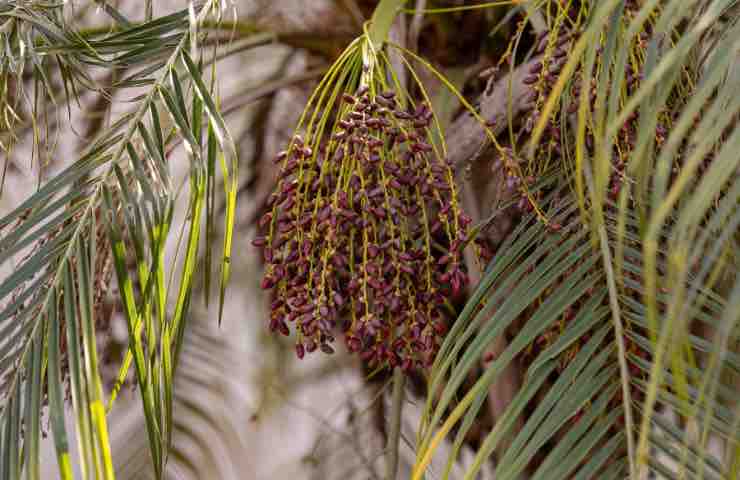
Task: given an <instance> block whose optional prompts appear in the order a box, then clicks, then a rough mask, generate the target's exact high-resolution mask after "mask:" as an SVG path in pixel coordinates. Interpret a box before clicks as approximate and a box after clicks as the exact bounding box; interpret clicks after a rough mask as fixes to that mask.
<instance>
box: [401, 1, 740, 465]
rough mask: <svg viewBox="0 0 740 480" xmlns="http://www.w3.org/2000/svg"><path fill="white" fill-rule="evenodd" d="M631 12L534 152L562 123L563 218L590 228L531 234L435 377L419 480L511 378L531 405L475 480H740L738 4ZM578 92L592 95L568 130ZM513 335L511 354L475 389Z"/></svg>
mask: <svg viewBox="0 0 740 480" xmlns="http://www.w3.org/2000/svg"><path fill="white" fill-rule="evenodd" d="M625 3H627V2H617V1H614V2H600V3H598V4H594V5H592V8H590V9H589V10H588V11H587V13H588V15H589V17H588V21H587V22H586V25H587V27H586V28H585V30H584V31H583V32H582V34H581V36H580V38H579V39H578V40H577V41H576V42H575V45H574V48H573V50H572V55H571V56H570V57H569V60H568V61H567V63H566V65H565V66H564V67H563V69H562V73H561V74H560V77H559V78H558V80H557V82H556V83H555V85H554V86H553V90H552V93H551V95H550V97H549V99H548V101H547V102H546V104H545V105H543V108H542V114H541V116H540V117H539V123H538V124H537V126H536V127H535V128H534V132H533V135H534V137H533V138H532V139H530V146H531V152H535V151H536V149H537V148H538V147H539V145H540V144H539V143H538V142H539V140H540V138H541V134H542V133H543V132H544V131H545V130H544V129H545V128H546V127H547V125H548V122H549V121H550V119H551V118H553V117H560V119H561V120H562V122H561V128H562V145H561V147H562V149H563V151H564V152H565V158H566V159H567V161H568V163H567V164H566V165H563V167H564V168H565V169H567V170H568V171H570V172H572V175H571V176H570V179H569V180H570V181H571V182H572V184H573V187H574V188H573V191H574V195H572V196H571V195H570V194H565V198H566V199H568V200H567V202H566V204H567V205H569V206H571V207H570V208H574V207H575V206H576V205H577V206H578V209H579V211H580V213H581V215H580V218H579V219H575V218H570V219H569V221H568V227H566V228H564V230H569V231H568V233H567V235H565V237H563V238H559V235H560V234H556V235H554V236H553V234H552V232H550V231H548V229H547V228H546V227H545V226H543V225H538V224H532V223H531V222H532V221H533V220H532V219H529V220H525V221H522V224H521V225H520V226H519V228H518V229H517V230H516V231H515V232H513V233H512V234H511V235H510V236H509V238H508V240H507V241H506V242H505V243H504V245H502V246H501V247H500V248H499V254H498V255H497V256H496V257H495V258H494V260H493V262H492V264H491V265H490V266H489V269H488V271H487V273H486V275H485V276H484V277H483V279H482V280H481V283H480V285H479V287H478V289H477V290H476V292H475V293H474V294H473V295H472V297H471V299H470V301H469V302H468V304H467V305H466V307H465V309H464V311H463V312H462V314H461V315H460V316H459V317H458V320H457V321H456V323H455V325H454V326H453V328H452V330H451V332H450V335H449V337H448V339H447V341H446V342H445V344H444V345H443V346H442V348H441V349H440V352H439V355H438V357H437V360H436V361H435V365H434V368H433V371H432V377H431V388H430V391H431V392H432V393H431V395H430V398H429V400H428V402H427V408H426V417H425V421H424V428H423V429H422V434H421V436H420V439H421V443H420V448H419V451H418V457H417V465H416V468H415V471H414V474H415V476H414V478H420V476H421V475H422V474H423V472H424V469H425V468H426V466H427V465H428V464H429V462H430V461H431V460H432V458H434V455H435V449H436V447H437V445H438V444H439V442H441V441H442V439H443V438H444V437H445V436H447V435H450V434H451V433H453V432H455V435H456V437H455V438H456V440H457V444H458V445H462V442H463V440H464V437H465V434H466V433H467V431H468V429H469V428H470V426H471V424H472V423H473V421H474V420H475V418H476V416H477V415H478V412H479V410H480V409H481V408H482V406H483V404H484V402H485V400H486V397H487V395H489V387H490V386H491V385H492V384H493V383H494V382H495V380H496V379H497V377H498V376H499V375H500V373H501V371H502V370H503V369H504V368H505V367H506V366H507V365H508V364H510V363H511V362H515V361H518V362H520V363H524V365H523V366H524V367H525V369H526V377H525V381H524V386H523V387H522V388H521V389H520V391H519V392H518V393H517V395H516V397H515V398H514V399H513V400H512V401H511V402H510V404H509V406H508V408H507V410H506V413H505V415H504V416H503V417H502V418H501V419H499V421H498V423H497V424H496V425H495V426H494V428H493V430H492V431H491V433H490V434H489V435H488V437H487V438H486V439H485V440H484V442H483V444H482V445H481V446H480V447H479V450H478V457H477V459H476V464H475V466H474V467H473V468H471V469H469V470H468V472H467V474H466V477H465V478H475V474H476V471H477V470H476V468H477V467H480V466H481V465H483V464H484V463H485V462H488V461H490V458H491V457H492V456H493V457H494V458H495V461H494V463H495V465H496V474H497V476H496V478H518V477H519V476H520V475H521V474H522V473H524V472H525V471H526V472H527V473H528V474H529V476H531V477H534V478H548V479H549V478H617V477H624V476H632V478H645V477H642V476H640V475H646V474H648V473H651V474H654V475H657V476H658V477H661V478H678V477H679V476H681V475H684V476H688V477H689V478H733V475H737V469H738V463H739V462H738V454H739V452H740V450H738V441H739V440H740V428H739V427H740V412H739V411H738V406H737V399H736V398H735V397H736V395H734V394H733V392H736V391H737V378H738V377H737V373H738V369H737V367H738V350H737V348H738V339H739V338H740V335H739V334H740V331H739V329H738V324H740V316H738V303H737V302H738V299H739V296H740V293H738V292H739V291H740V288H739V287H738V276H737V272H738V261H737V256H736V254H735V252H736V251H737V248H738V240H739V238H738V220H739V219H738V216H739V215H740V210H738V205H740V185H738V183H739V182H740V176H738V171H739V170H738V169H739V167H740V164H739V163H738V162H739V160H738V157H737V154H736V152H737V149H738V147H740V144H738V143H737V142H738V141H740V131H739V130H738V128H737V119H738V115H739V114H740V103H739V102H740V100H738V96H737V79H738V77H737V75H738V70H737V58H738V53H740V50H739V49H740V25H739V24H740V22H738V21H737V17H736V16H733V15H732V14H731V13H730V12H732V11H733V10H732V9H733V8H736V5H735V3H736V2H733V1H719V0H718V1H704V2H701V1H697V2H691V4H690V5H687V4H686V2H680V1H668V2H659V1H647V2H642V4H641V5H639V6H638V8H633V9H632V10H631V11H630V13H629V14H627V9H626V7H625ZM542 8H545V7H542ZM548 18H551V17H548ZM708 45H711V47H708ZM625 72H630V74H629V76H631V77H632V79H629V78H627V77H628V75H626V74H625ZM635 79H637V82H638V83H637V87H636V88H634V89H632V88H631V87H630V88H629V89H628V84H632V85H635V81H636V80H635ZM575 87H577V88H575ZM577 89H580V91H581V92H586V93H587V94H585V95H584V94H581V95H580V97H576V99H575V101H574V103H575V104H576V105H577V108H576V109H575V110H571V112H572V113H567V112H566V111H565V110H566V108H565V107H566V106H567V105H568V104H569V103H570V102H571V101H572V97H571V96H570V95H571V92H573V91H575V90H577ZM630 128H633V129H634V130H632V133H630V134H631V135H634V141H633V142H631V143H630V142H625V141H623V137H626V135H625V132H630V130H629V129H630ZM589 141H591V142H592V143H589ZM625 143H628V144H631V145H632V147H631V148H627V149H625V147H624V145H625ZM531 162H533V163H534V164H537V163H538V159H537V158H535V157H532V158H531ZM561 178H567V177H565V176H564V175H563V176H562V177H561ZM615 185H616V187H615ZM546 205H547V203H546ZM550 212H551V213H549V214H548V215H555V216H556V217H555V218H557V210H553V206H552V205H551V206H550ZM561 223H562V222H561ZM588 231H591V232H592V234H591V235H589V234H588V233H587V232H588ZM554 238H555V239H554ZM589 238H590V239H591V240H590V241H589ZM556 239H557V240H556ZM566 248H567V249H575V250H573V251H574V252H576V258H572V256H571V255H572V254H571V255H569V254H568V253H567V252H569V251H570V250H566ZM527 269H530V270H529V271H527ZM519 323H520V324H519ZM554 326H557V327H556V328H554V329H553V327H554ZM505 333H509V334H510V335H511V337H512V338H511V339H510V340H509V341H508V346H507V348H506V350H505V351H504V352H503V353H502V354H501V355H500V356H499V357H498V358H496V359H494V361H493V362H492V363H490V365H486V366H485V367H484V373H483V375H482V376H481V377H480V378H479V379H478V381H477V382H476V383H475V385H474V386H473V387H471V388H467V389H465V388H463V387H462V385H463V380H464V379H465V378H466V377H467V376H469V375H470V374H471V372H473V369H474V367H476V366H477V364H478V363H479V362H480V361H481V358H482V356H483V354H484V351H485V348H486V346H487V345H489V344H490V343H491V342H492V341H493V339H495V338H497V337H499V336H501V335H503V334H505ZM555 373H557V375H555ZM458 397H459V398H458ZM671 417H672V418H674V420H675V421H673V422H671V421H669V418H671ZM516 418H522V419H523V426H522V427H521V428H520V429H518V430H516V429H514V423H515V419H516ZM507 434H508V435H509V436H511V437H512V440H511V442H510V443H509V444H508V445H507V448H505V449H501V448H500V446H501V445H502V441H503V438H504V437H505V436H506V435H507ZM554 440H557V441H556V442H555V441H554ZM548 442H550V443H548ZM710 443H712V444H714V445H717V444H719V445H721V448H720V449H719V450H718V449H717V448H715V447H712V448H711V449H710V447H709V444H710ZM632 445H634V448H632ZM497 447H498V449H497ZM548 447H550V448H551V449H550V451H549V453H547V452H548ZM454 456H455V455H454V454H453V455H451V456H450V460H449V464H450V465H451V464H452V462H453V461H454ZM448 471H449V470H448ZM638 476H639V477H638ZM683 478H685V477H683Z"/></svg>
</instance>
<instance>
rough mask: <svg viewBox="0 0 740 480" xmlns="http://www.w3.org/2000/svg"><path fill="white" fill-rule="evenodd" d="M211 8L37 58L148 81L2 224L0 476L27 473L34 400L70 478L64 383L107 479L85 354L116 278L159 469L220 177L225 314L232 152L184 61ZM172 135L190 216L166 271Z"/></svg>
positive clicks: (95, 376)
mask: <svg viewBox="0 0 740 480" xmlns="http://www.w3.org/2000/svg"><path fill="white" fill-rule="evenodd" d="M217 8H218V4H217V3H216V4H214V3H209V4H207V5H205V6H204V7H203V8H202V9H199V10H198V12H197V14H192V15H188V12H187V11H183V12H179V13H176V14H173V15H171V16H168V17H163V18H160V19H156V20H152V21H150V22H148V23H145V24H143V25H139V26H126V27H125V28H124V29H123V30H122V31H120V32H119V33H114V34H110V35H105V36H104V37H103V38H102V39H85V40H82V39H80V38H77V37H75V38H74V39H73V40H69V41H67V40H65V39H63V38H56V37H55V41H54V42H53V44H54V45H53V47H54V49H53V50H50V51H49V52H44V53H47V54H55V55H58V56H60V57H62V58H65V59H70V58H72V59H76V60H75V62H78V63H79V64H80V71H83V70H84V69H83V68H82V67H81V64H82V63H85V64H92V65H95V64H99V65H108V63H109V62H110V64H112V65H113V66H114V67H117V66H124V65H125V66H126V67H129V68H130V67H132V66H134V65H141V69H142V70H140V74H139V75H137V79H138V80H137V81H136V82H133V83H127V82H124V83H123V84H121V85H120V86H135V85H140V84H141V80H142V79H145V78H146V79H148V78H149V77H150V76H152V77H153V78H151V80H147V82H145V83H146V84H148V85H149V86H150V88H149V89H148V91H147V92H146V93H145V95H143V96H142V97H140V98H139V100H138V102H137V108H136V110H135V111H134V112H133V113H129V114H125V115H123V116H122V117H121V118H120V119H119V120H118V121H116V122H114V123H113V125H112V126H111V127H110V128H109V129H107V130H106V131H104V132H103V133H102V134H101V135H100V136H99V137H98V138H97V139H96V140H95V141H94V142H93V144H92V145H91V146H90V148H89V149H88V150H87V152H86V153H85V154H84V155H83V156H82V157H81V158H80V159H79V160H77V161H75V162H74V163H73V164H72V165H70V166H69V167H67V168H66V169H65V170H64V171H63V172H61V173H60V174H59V175H57V176H56V177H54V178H53V179H51V180H50V181H49V182H47V183H46V184H44V185H43V186H42V187H41V188H40V189H39V190H38V191H37V192H36V193H34V194H33V195H32V196H30V197H29V198H28V199H27V200H26V201H24V202H23V203H22V204H21V205H20V206H19V207H18V208H16V209H15V210H14V211H12V212H11V213H9V214H8V215H6V216H5V217H4V218H3V219H2V220H0V226H2V228H4V229H9V232H8V234H7V235H4V236H3V238H2V240H0V252H1V253H2V264H3V265H9V264H10V263H11V262H14V261H16V257H18V256H22V258H21V259H20V261H18V263H17V264H16V265H15V269H14V271H13V273H11V274H10V275H8V276H7V278H5V279H3V280H2V282H0V302H2V305H3V306H2V310H1V311H0V330H1V331H2V338H3V340H2V342H0V358H1V359H2V364H1V365H0V395H2V403H0V426H1V428H2V431H3V435H2V441H1V442H0V458H3V459H6V460H7V462H6V461H3V462H2V463H3V465H4V467H3V469H2V476H0V478H19V475H20V472H21V471H23V470H24V469H25V471H26V472H28V475H30V478H34V475H36V476H37V473H36V472H38V461H39V460H38V444H39V435H40V429H39V428H38V427H39V421H38V419H39V416H40V411H41V405H42V399H43V398H48V403H49V407H50V417H51V419H52V430H53V433H54V439H55V445H56V449H57V458H58V461H59V467H60V475H61V477H62V478H71V476H72V472H71V468H70V464H71V460H70V458H69V453H68V452H69V448H68V445H69V440H68V432H66V430H65V428H64V422H63V418H64V401H63V397H64V393H63V391H62V389H63V385H64V377H65V376H68V377H69V381H70V386H71V397H72V404H73V407H74V412H75V415H76V416H75V418H76V429H75V430H76V432H75V433H76V437H77V442H78V445H79V447H80V448H79V449H78V450H79V454H80V459H79V464H80V468H81V471H82V475H83V477H84V478H91V477H95V478H113V475H114V474H113V464H112V461H111V455H110V446H109V439H108V433H107V426H106V417H105V406H104V405H103V391H102V386H101V380H100V375H99V372H98V368H97V353H96V348H95V318H96V316H98V315H99V313H100V312H98V310H97V306H98V304H99V302H100V299H101V296H102V295H103V294H104V293H105V290H106V288H107V284H108V283H109V282H108V281H109V278H110V275H111V271H112V270H115V273H116V279H117V284H118V288H119V292H120V296H121V300H122V303H123V307H124V314H125V317H126V321H127V326H128V335H129V350H128V352H127V354H126V358H125V360H124V363H123V365H122V368H121V374H120V379H121V380H122V379H123V378H125V376H126V374H127V371H128V369H129V367H130V365H131V363H133V364H134V366H135V373H136V378H137V383H138V385H139V388H140V389H141V398H142V403H143V411H144V414H145V417H146V426H147V432H148V436H149V446H150V452H151V455H152V460H153V465H154V468H155V474H156V477H157V478H161V477H162V475H163V469H164V464H165V462H166V460H167V451H168V446H169V444H170V441H171V434H172V430H173V427H172V424H173V420H172V403H173V392H172V385H173V375H174V372H175V370H176V368H177V364H178V357H179V352H180V346H181V344H182V338H183V332H184V327H185V324H186V320H187V316H188V311H189V307H190V301H191V291H192V285H193V281H194V275H195V273H196V268H195V267H196V261H197V259H198V251H199V249H200V248H202V247H201V244H203V243H205V244H206V248H209V249H210V248H212V247H211V243H212V241H213V240H214V239H213V238H212V235H210V234H209V233H208V232H207V233H206V235H203V234H202V233H201V229H200V226H201V223H202V221H203V218H205V217H206V216H209V217H212V216H214V215H215V212H214V211H213V202H212V201H206V198H213V195H214V194H215V191H216V186H215V185H216V184H215V179H216V177H217V174H218V172H219V170H220V173H221V177H222V179H223V182H224V184H223V192H224V196H225V198H226V204H227V207H226V211H225V215H224V219H223V221H224V230H225V232H226V234H225V237H224V238H225V239H224V244H223V247H222V256H221V259H220V261H219V262H218V264H219V265H220V284H221V285H220V297H221V306H222V305H223V296H224V289H225V285H226V283H227V281H228V277H229V258H230V251H231V232H232V228H233V221H234V209H235V196H236V165H237V163H236V161H237V160H236V151H235V148H234V144H233V141H232V140H231V138H230V136H229V134H228V131H227V130H226V127H225V123H224V121H223V118H221V115H220V113H219V109H218V107H217V102H216V101H215V100H214V97H213V89H212V88H209V87H207V86H206V84H205V81H204V79H203V74H202V72H201V67H200V65H201V62H200V61H197V62H196V61H195V60H193V59H192V58H191V56H190V55H191V54H195V53H197V52H196V51H191V52H189V50H190V49H191V48H192V45H194V43H193V42H192V41H191V40H194V38H193V35H199V34H198V33H197V30H196V29H197V27H198V26H199V25H201V24H202V23H203V22H204V21H206V19H209V18H211V17H212V15H213V12H214V9H217ZM15 12H16V14H17V11H15ZM23 18H24V19H25V17H23ZM28 21H30V19H28ZM35 28H41V27H40V26H36V27H35ZM65 38H66V37H65ZM38 48H39V49H40V48H42V47H41V46H39V47H38ZM50 48H51V47H50ZM181 69H182V71H184V72H185V75H183V76H182V77H181V76H180V74H179V73H178V72H179V71H180V70H181ZM160 111H163V114H161V113H160ZM203 138H205V139H206V142H205V145H204V146H201V143H202V142H201V139H203ZM175 139H181V140H182V141H184V144H185V147H186V150H187V152H188V156H189V158H190V169H189V185H188V188H187V190H186V191H187V192H188V194H189V203H188V209H187V210H188V211H187V215H188V221H187V222H186V224H185V226H184V227H183V228H184V229H185V232H183V233H186V234H187V235H186V236H187V240H186V243H185V254H184V259H183V260H182V262H181V265H180V266H179V269H178V268H169V267H168V266H167V265H166V264H165V257H164V252H165V245H166V242H167V240H168V237H169V235H168V234H169V231H170V226H171V224H172V218H173V214H174V202H175V199H176V196H177V195H178V192H179V191H180V189H179V188H175V187H174V186H173V185H172V181H171V179H170V174H169V169H170V166H169V165H168V156H169V149H170V148H171V147H170V145H171V144H172V143H173V141H174V140H175ZM217 165H219V166H220V168H217ZM204 240H205V242H204ZM207 270H208V271H211V270H212V267H211V266H210V265H209V266H207ZM168 275H169V276H170V278H169V279H167V276H168ZM62 339H63V340H62ZM115 394H116V392H115V391H114V393H113V398H111V402H112V401H113V400H114V399H115ZM5 466H7V467H5Z"/></svg>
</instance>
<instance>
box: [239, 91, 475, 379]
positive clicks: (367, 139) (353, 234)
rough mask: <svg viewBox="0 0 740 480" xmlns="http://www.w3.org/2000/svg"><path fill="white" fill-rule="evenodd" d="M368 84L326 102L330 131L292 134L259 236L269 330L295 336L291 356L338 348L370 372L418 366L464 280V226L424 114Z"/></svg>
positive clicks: (429, 355)
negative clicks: (338, 338)
mask: <svg viewBox="0 0 740 480" xmlns="http://www.w3.org/2000/svg"><path fill="white" fill-rule="evenodd" d="M403 103H405V102H402V101H400V100H399V99H398V98H397V96H396V94H395V93H394V92H393V91H387V92H382V93H378V94H373V93H371V92H370V91H369V89H368V88H367V87H364V88H360V89H359V90H358V91H357V92H355V94H349V93H345V94H343V95H342V97H341V101H338V102H337V103H336V107H335V108H336V110H335V112H334V113H335V116H336V123H335V124H334V127H333V128H332V134H331V135H330V136H323V135H322V136H319V135H314V136H315V137H319V138H307V139H306V140H303V139H302V138H301V137H299V136H295V137H294V138H293V140H292V141H291V143H290V145H289V148H288V149H287V150H286V151H283V152H281V153H280V154H278V156H277V159H276V161H277V162H278V163H279V164H280V173H279V178H278V181H277V185H276V190H275V192H274V193H273V194H272V195H271V196H270V198H269V201H268V206H269V208H270V211H268V212H267V213H266V214H265V215H264V216H263V217H262V218H261V220H260V226H261V228H262V229H263V230H264V236H260V237H257V238H256V239H255V240H254V242H253V243H254V245H255V246H258V247H262V248H263V255H264V259H265V263H266V266H265V273H264V278H263V281H262V288H264V289H269V290H271V291H272V303H271V309H270V329H271V330H273V331H278V332H280V333H282V334H284V335H289V333H290V331H291V329H292V330H294V331H295V332H296V335H297V343H296V354H297V356H298V357H299V358H302V357H303V356H304V355H305V353H306V352H313V351H315V350H321V351H323V352H325V353H332V352H333V351H334V347H333V346H332V344H333V342H334V341H335V335H336V333H337V332H339V331H341V332H342V333H343V336H344V341H345V343H346V346H347V349H348V350H349V351H350V352H353V353H357V354H359V355H360V357H361V358H362V359H363V360H365V361H367V362H369V364H370V365H371V366H382V367H384V366H390V367H395V366H400V367H402V368H403V369H405V370H408V369H410V368H413V367H422V366H423V365H425V364H428V363H429V362H430V361H431V360H432V359H433V358H434V354H435V353H436V350H437V349H438V347H439V344H440V338H441V336H442V335H444V333H445V332H446V322H445V319H444V316H443V308H444V304H445V302H446V301H447V299H448V298H449V297H450V296H454V295H456V294H457V293H458V292H460V291H461V290H462V289H463V288H464V287H465V285H466V284H467V283H468V277H467V274H466V272H465V270H464V268H463V265H462V263H463V261H462V250H463V248H464V246H465V244H466V242H467V229H468V226H469V224H470V222H471V220H470V218H469V217H468V216H467V215H465V214H464V213H463V212H462V211H461V209H460V206H459V202H458V197H457V192H456V187H455V183H454V179H453V170H452V167H451V165H450V164H449V163H448V162H447V161H446V160H445V159H444V158H443V155H441V154H440V152H439V151H438V148H437V147H436V146H435V144H434V143H433V140H432V139H433V132H436V131H437V130H435V128H434V118H433V112H432V111H431V109H430V108H429V106H428V105H426V104H425V103H420V104H418V105H411V104H408V105H407V106H405V105H402V104H403Z"/></svg>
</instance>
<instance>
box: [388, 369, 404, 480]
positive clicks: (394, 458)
mask: <svg viewBox="0 0 740 480" xmlns="http://www.w3.org/2000/svg"><path fill="white" fill-rule="evenodd" d="M405 382H406V376H405V375H404V374H403V371H402V370H401V368H400V367H396V368H394V369H393V399H392V402H393V403H392V404H391V415H392V416H391V431H390V433H389V435H388V445H387V447H386V458H387V462H386V464H385V465H386V474H385V478H386V480H396V474H397V473H398V446H399V440H400V439H401V412H402V410H403V388H404V383H405Z"/></svg>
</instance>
